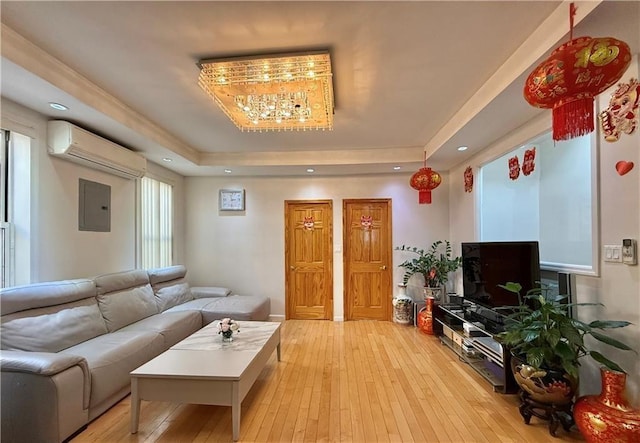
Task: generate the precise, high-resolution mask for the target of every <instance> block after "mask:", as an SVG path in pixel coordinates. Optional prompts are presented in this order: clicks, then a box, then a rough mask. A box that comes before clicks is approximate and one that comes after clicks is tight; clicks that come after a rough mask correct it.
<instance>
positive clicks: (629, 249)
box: [622, 238, 638, 265]
mask: <svg viewBox="0 0 640 443" xmlns="http://www.w3.org/2000/svg"><path fill="white" fill-rule="evenodd" d="M622 263H624V264H625V265H637V264H638V252H637V245H636V241H635V240H634V239H632V238H625V239H623V240H622Z"/></svg>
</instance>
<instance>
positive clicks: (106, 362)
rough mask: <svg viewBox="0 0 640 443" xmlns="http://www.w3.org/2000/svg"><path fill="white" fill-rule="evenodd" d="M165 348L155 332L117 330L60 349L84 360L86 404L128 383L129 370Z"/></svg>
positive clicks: (100, 398) (104, 397)
mask: <svg viewBox="0 0 640 443" xmlns="http://www.w3.org/2000/svg"><path fill="white" fill-rule="evenodd" d="M162 351H164V338H163V337H162V335H160V334H158V333H156V332H144V331H116V332H112V333H110V334H104V335H101V336H100V337H96V338H94V339H91V340H89V341H86V342H84V343H80V344H79V345H76V346H73V347H71V348H69V349H65V350H64V351H62V352H63V353H69V354H72V355H79V356H81V357H84V358H85V359H86V360H87V363H88V365H89V369H90V371H91V397H90V401H89V407H90V408H92V407H93V406H95V405H98V404H100V403H101V402H102V401H103V400H104V399H106V398H108V397H110V396H111V395H113V393H114V392H118V391H119V390H122V389H125V388H127V387H128V386H130V384H131V377H130V376H129V373H130V372H131V371H133V370H134V369H136V368H138V367H140V366H142V365H143V364H144V363H146V362H148V361H149V360H151V359H152V358H153V357H155V356H157V355H158V354H160V353H161V352H162Z"/></svg>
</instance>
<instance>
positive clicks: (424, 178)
mask: <svg viewBox="0 0 640 443" xmlns="http://www.w3.org/2000/svg"><path fill="white" fill-rule="evenodd" d="M440 183H442V177H441V176H440V174H438V173H437V172H436V171H434V170H432V169H431V168H427V159H426V153H425V160H424V167H422V168H420V169H419V170H418V172H416V173H415V174H413V175H412V176H411V180H410V181H409V184H410V185H411V187H412V188H413V189H416V190H418V203H420V204H421V205H422V204H425V203H426V204H430V203H431V191H432V190H434V189H435V188H437V187H438V186H440Z"/></svg>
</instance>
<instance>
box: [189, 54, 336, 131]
mask: <svg viewBox="0 0 640 443" xmlns="http://www.w3.org/2000/svg"><path fill="white" fill-rule="evenodd" d="M198 66H199V68H200V77H199V79H198V84H199V85H200V87H201V88H202V89H203V90H204V91H205V92H206V93H207V94H208V95H209V96H210V97H211V98H212V99H213V101H215V102H216V103H217V104H218V106H220V108H222V110H223V111H224V113H225V114H226V115H227V117H229V118H230V119H231V121H232V122H233V123H234V124H235V125H236V126H237V127H238V128H239V129H240V130H242V131H253V132H256V131H258V132H262V131H293V130H307V129H309V130H311V129H322V130H324V129H329V130H331V129H333V83H332V76H333V74H332V72H331V59H330V57H329V52H328V51H316V52H303V53H295V54H280V55H278V54H276V55H261V56H252V57H233V58H224V59H207V60H200V61H199V62H198Z"/></svg>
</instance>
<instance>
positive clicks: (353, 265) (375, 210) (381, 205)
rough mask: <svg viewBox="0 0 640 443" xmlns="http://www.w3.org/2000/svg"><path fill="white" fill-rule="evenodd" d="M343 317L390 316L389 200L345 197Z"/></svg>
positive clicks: (383, 318) (378, 318) (376, 317)
mask: <svg viewBox="0 0 640 443" xmlns="http://www.w3.org/2000/svg"><path fill="white" fill-rule="evenodd" d="M343 235H344V285H345V294H344V300H345V306H344V312H345V319H346V320H362V319H369V320H389V319H390V318H391V315H390V313H391V296H392V289H391V280H392V278H393V275H392V274H393V273H392V269H391V261H392V255H391V254H392V251H391V200H390V199H376V200H344V201H343Z"/></svg>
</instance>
